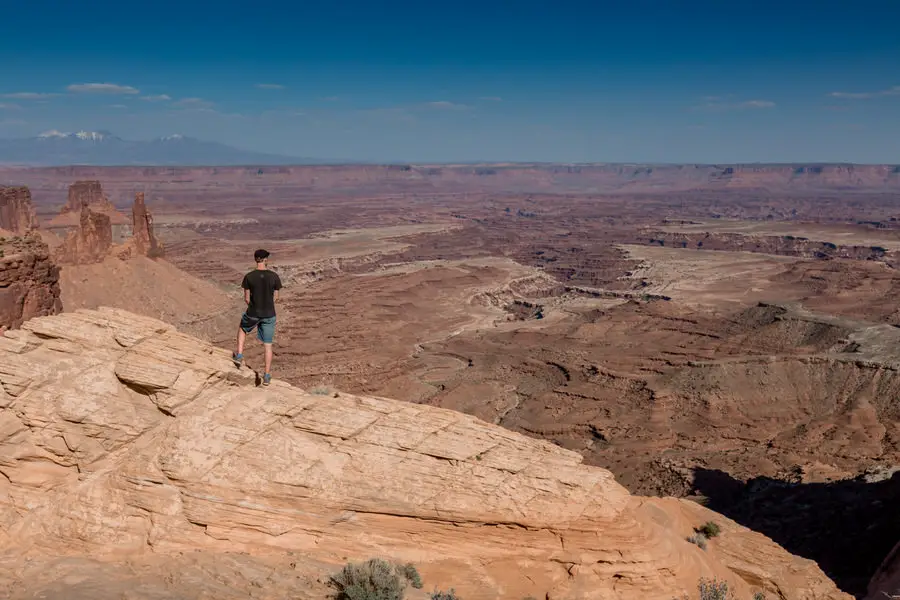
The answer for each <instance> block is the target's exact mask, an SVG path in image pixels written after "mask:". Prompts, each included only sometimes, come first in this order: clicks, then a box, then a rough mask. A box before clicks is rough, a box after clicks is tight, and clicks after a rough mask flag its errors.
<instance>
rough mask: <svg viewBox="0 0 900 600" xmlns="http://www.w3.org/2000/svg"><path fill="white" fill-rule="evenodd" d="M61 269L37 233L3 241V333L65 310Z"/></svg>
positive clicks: (0, 260) (0, 250)
mask: <svg viewBox="0 0 900 600" xmlns="http://www.w3.org/2000/svg"><path fill="white" fill-rule="evenodd" d="M59 298H60V290H59V267H57V266H56V265H55V264H54V262H53V260H52V259H51V258H50V250H49V249H48V248H47V244H45V243H44V242H43V241H42V240H41V239H40V237H39V236H38V235H37V234H28V235H26V236H24V237H14V238H9V239H5V240H4V241H3V242H0V330H4V329H10V328H11V329H15V328H17V327H19V326H20V325H22V323H23V322H25V321H27V320H29V319H31V318H33V317H40V316H45V315H55V314H57V313H59V312H61V311H62V302H61V301H60V299H59Z"/></svg>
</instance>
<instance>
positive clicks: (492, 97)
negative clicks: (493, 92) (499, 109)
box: [479, 96, 503, 102]
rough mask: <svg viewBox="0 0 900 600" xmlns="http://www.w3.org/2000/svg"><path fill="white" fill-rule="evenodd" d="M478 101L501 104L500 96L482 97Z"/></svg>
mask: <svg viewBox="0 0 900 600" xmlns="http://www.w3.org/2000/svg"><path fill="white" fill-rule="evenodd" d="M479 100H487V101H488V102H503V98H501V97H500V96H482V97H481V98H479Z"/></svg>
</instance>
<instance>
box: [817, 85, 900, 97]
mask: <svg viewBox="0 0 900 600" xmlns="http://www.w3.org/2000/svg"><path fill="white" fill-rule="evenodd" d="M828 95H829V96H831V97H832V98H842V99H844V100H870V99H872V98H881V97H883V96H900V85H895V86H894V87H890V88H888V89H886V90H879V91H877V92H831V93H830V94H828Z"/></svg>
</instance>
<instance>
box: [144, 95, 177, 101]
mask: <svg viewBox="0 0 900 600" xmlns="http://www.w3.org/2000/svg"><path fill="white" fill-rule="evenodd" d="M171 99H172V97H171V96H169V95H167V94H159V95H157V96H141V100H146V101H147V102H167V101H169V100H171Z"/></svg>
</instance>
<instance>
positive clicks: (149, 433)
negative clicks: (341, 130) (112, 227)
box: [0, 309, 848, 600]
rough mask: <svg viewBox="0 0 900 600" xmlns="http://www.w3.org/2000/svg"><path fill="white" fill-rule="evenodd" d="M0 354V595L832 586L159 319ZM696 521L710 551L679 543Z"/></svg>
mask: <svg viewBox="0 0 900 600" xmlns="http://www.w3.org/2000/svg"><path fill="white" fill-rule="evenodd" d="M0 365H2V367H0V409H2V412H0V472H2V473H3V474H4V475H5V477H2V478H0V565H3V567H4V568H0V590H2V589H3V586H6V589H9V590H15V591H16V593H18V594H20V596H19V597H23V598H24V597H26V596H27V597H34V594H37V593H45V592H46V590H47V589H49V588H47V587H46V585H49V584H47V582H46V579H47V578H48V577H49V576H47V575H44V576H43V577H44V581H43V582H42V581H39V580H40V577H41V576H40V573H48V572H52V573H54V574H55V575H54V580H55V581H56V582H57V583H56V585H57V588H55V589H56V590H57V593H58V594H59V595H60V597H70V598H71V597H80V596H78V595H77V594H75V595H73V594H72V590H69V589H64V588H65V585H66V584H65V582H66V581H67V579H66V578H65V576H64V575H65V574H66V573H71V574H72V575H73V577H72V578H71V580H70V581H71V583H70V585H71V586H88V587H89V588H90V590H91V594H89V595H88V594H87V592H85V594H86V595H84V597H85V598H87V597H91V598H94V599H102V598H112V597H121V594H120V593H119V592H117V591H116V587H115V586H111V585H109V582H108V581H106V578H109V577H115V576H116V575H114V573H118V572H127V573H128V574H129V577H130V578H131V579H132V580H134V581H138V580H139V578H140V577H144V576H146V575H147V574H148V573H156V574H157V575H158V577H157V579H158V580H163V579H164V578H168V577H170V576H171V577H174V575H172V573H173V570H172V567H171V565H172V564H184V565H185V569H188V570H189V572H190V573H191V576H190V585H191V586H193V588H191V589H193V590H195V591H194V592H192V594H193V596H192V597H196V596H198V593H199V592H197V591H196V590H201V589H203V588H204V586H205V589H206V591H207V592H208V593H210V594H212V596H209V597H217V598H225V597H229V598H230V597H249V596H251V595H252V597H272V598H274V597H285V594H286V593H287V591H289V588H290V587H291V585H294V586H295V587H301V588H302V591H301V592H300V593H299V594H297V593H296V592H295V593H294V595H295V597H296V596H297V595H301V596H302V597H324V589H323V588H322V586H321V581H323V580H324V579H325V575H327V573H328V570H330V569H336V568H337V566H338V565H340V564H342V563H343V562H345V561H346V560H363V559H366V558H369V557H372V556H383V557H387V558H391V559H395V560H400V561H404V562H413V563H415V564H416V566H417V567H418V568H419V571H420V572H421V574H422V577H423V579H424V581H425V585H426V589H429V590H430V589H433V588H434V587H440V588H444V589H446V588H449V587H455V588H456V590H457V591H458V592H459V593H460V595H461V596H462V597H463V598H466V599H467V600H480V599H489V598H490V599H497V598H515V599H517V600H519V599H521V598H522V597H525V596H529V595H530V596H533V597H536V598H537V597H539V598H551V599H557V600H560V599H563V598H567V599H576V598H584V599H587V598H604V599H606V598H635V599H637V598H640V599H641V600H645V599H647V598H650V599H652V598H659V599H664V600H670V599H671V598H673V597H681V596H682V595H683V594H688V595H691V596H692V597H693V596H695V595H696V590H697V582H698V580H699V578H700V577H718V578H719V579H720V580H723V581H727V582H728V583H729V584H730V589H731V590H732V591H733V592H734V593H735V595H736V597H737V598H741V599H749V598H751V597H752V596H753V593H754V592H755V591H764V592H766V593H768V594H769V595H771V596H772V597H780V598H784V599H786V600H791V599H825V598H834V599H838V598H841V599H845V598H848V596H846V595H844V594H841V593H840V592H839V591H838V590H837V589H836V588H835V586H834V584H833V583H832V582H831V581H829V580H828V579H827V578H826V577H825V576H824V575H823V574H822V572H821V571H820V570H819V569H818V567H816V565H815V564H814V563H811V562H810V561H807V560H803V559H800V558H797V557H794V556H792V555H790V554H788V553H787V552H785V551H784V550H783V549H781V548H780V547H778V546H777V545H775V544H774V543H773V542H772V541H771V540H769V539H768V538H766V537H764V536H762V535H760V534H757V533H754V532H752V531H749V530H747V529H745V528H743V527H741V526H739V525H737V524H736V523H734V522H732V521H730V520H728V519H726V518H724V517H722V516H720V515H717V514H716V513H713V512H711V511H709V510H707V509H705V508H704V507H702V506H700V505H698V504H695V503H691V502H687V501H682V500H676V499H671V498H668V499H649V498H639V497H633V496H631V495H629V494H628V492H627V491H626V490H625V489H624V488H623V487H622V486H620V485H618V484H617V483H616V482H615V481H614V479H613V477H612V475H611V474H610V473H609V472H608V471H605V470H603V469H599V468H591V467H586V466H584V465H583V464H581V456H580V455H579V454H577V453H574V452H570V451H567V450H564V449H561V448H559V447H557V446H554V445H552V444H549V443H547V442H543V441H537V440H533V439H531V438H527V437H524V436H522V435H519V434H516V433H512V432H510V431H507V430H504V429H502V428H500V427H497V426H493V425H490V424H487V423H485V422H482V421H480V420H478V419H476V418H474V417H472V416H469V415H465V414H462V413H457V412H454V411H449V410H443V409H438V408H434V407H428V406H421V405H414V404H407V403H403V402H397V401H392V400H386V399H380V398H367V397H357V396H349V395H344V394H341V395H339V396H337V397H332V396H320V395H310V394H307V393H305V392H303V391H302V390H299V389H296V388H293V387H291V386H289V385H286V384H283V383H281V382H278V381H276V382H274V383H273V385H272V386H271V387H269V388H267V389H260V388H258V387H256V380H257V377H256V374H255V373H254V372H252V371H250V370H249V369H247V368H246V367H244V368H241V369H236V368H235V367H234V366H233V365H232V364H231V362H230V355H229V352H228V351H227V350H221V349H218V348H215V347H213V346H210V345H207V344H204V343H202V342H200V341H198V340H196V339H193V338H190V337H188V336H185V335H183V334H181V333H179V332H178V331H176V330H175V329H174V328H172V327H171V326H169V325H166V324H165V323H162V322H160V321H156V320H153V319H148V318H143V317H138V316H136V315H133V314H130V313H125V312H121V311H117V310H110V309H100V310H97V311H77V312H74V313H66V314H61V315H55V316H48V317H42V318H38V319H34V320H32V321H29V322H28V323H26V324H25V325H24V326H23V328H22V330H20V331H13V332H6V334H5V335H4V337H0ZM710 520H712V521H715V522H716V523H718V524H719V525H720V526H721V529H722V532H721V534H720V535H719V536H718V537H716V538H714V539H713V540H711V541H710V542H709V545H708V548H707V549H706V550H703V549H701V548H699V547H698V546H696V545H693V544H691V543H689V542H687V541H686V540H685V538H686V537H687V536H688V535H690V534H691V533H692V530H693V528H694V527H698V526H700V525H701V524H703V523H705V522H706V521H710ZM182 553H185V554H184V558H183V559H181V558H177V557H179V556H181V555H182ZM236 556H240V557H242V558H240V559H237V558H235V557H236ZM167 564H168V565H170V566H168V567H167V566H165V565H167ZM197 564H202V565H203V566H202V568H196V569H195V568H194V566H195V565H197ZM48 569H50V571H48ZM66 569H68V570H66ZM117 569H118V570H117ZM167 569H168V570H167ZM310 569H319V570H320V571H321V572H322V576H321V577H320V578H319V583H316V582H315V581H310V580H309V579H304V580H303V581H302V584H301V582H300V581H299V580H298V578H297V576H296V575H295V573H297V572H299V571H298V570H300V571H303V572H304V573H307V572H309V570H310ZM32 575H36V577H32ZM182 576H183V575H182ZM167 580H168V579H167ZM104 582H105V583H104ZM223 582H227V583H228V584H229V585H230V587H231V588H232V589H231V591H230V592H229V591H222V590H221V589H220V588H221V587H222V586H223ZM284 582H292V584H291V583H284ZM283 583H284V585H282V584H283ZM185 585H186V586H187V585H188V584H187V582H186V583H185ZM42 586H44V587H42ZM241 586H246V589H244V588H242V587H241ZM285 586H286V587H285ZM316 586H318V587H316ZM73 589H74V588H73ZM171 591H172V593H173V595H170V596H154V597H173V598H174V597H176V596H175V595H174V592H175V591H177V590H174V589H173V590H171ZM67 594H68V595H67Z"/></svg>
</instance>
